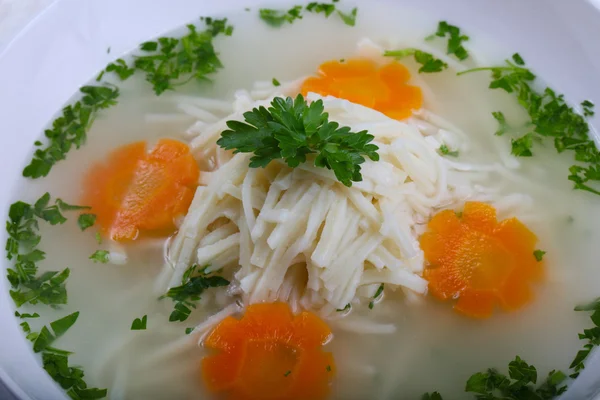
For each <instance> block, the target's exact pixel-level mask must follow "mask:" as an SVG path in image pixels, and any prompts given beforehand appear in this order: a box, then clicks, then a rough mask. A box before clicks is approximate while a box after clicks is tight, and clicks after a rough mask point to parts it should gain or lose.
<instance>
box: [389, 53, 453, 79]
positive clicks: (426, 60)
mask: <svg viewBox="0 0 600 400" xmlns="http://www.w3.org/2000/svg"><path fill="white" fill-rule="evenodd" d="M383 55H384V56H386V57H394V58H396V59H397V60H400V59H402V58H404V57H408V56H414V58H415V62H417V63H418V64H421V68H419V73H420V74H421V73H432V72H441V71H443V70H444V69H446V68H448V64H446V63H445V62H443V61H442V60H439V59H437V58H435V57H434V56H433V55H432V54H431V53H426V52H424V51H421V50H419V49H414V48H408V49H403V50H388V51H386V52H384V53H383Z"/></svg>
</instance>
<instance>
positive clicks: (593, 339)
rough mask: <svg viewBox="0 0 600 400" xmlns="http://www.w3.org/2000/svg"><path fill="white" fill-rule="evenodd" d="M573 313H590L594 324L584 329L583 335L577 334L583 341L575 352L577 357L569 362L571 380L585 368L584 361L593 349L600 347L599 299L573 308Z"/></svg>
mask: <svg viewBox="0 0 600 400" xmlns="http://www.w3.org/2000/svg"><path fill="white" fill-rule="evenodd" d="M575 311H592V315H591V317H590V318H591V320H592V322H593V323H594V327H593V328H589V329H584V330H583V333H580V334H579V339H580V340H585V341H586V343H585V344H584V345H583V349H582V350H579V351H578V352H577V355H576V356H575V358H574V359H573V361H572V362H571V365H570V366H569V368H572V369H573V370H574V371H575V373H573V374H572V375H570V376H571V378H576V377H577V376H578V375H579V372H580V371H581V370H582V369H584V368H585V365H584V361H585V359H586V358H587V356H588V355H589V354H590V352H591V351H592V349H593V348H594V347H598V346H600V297H599V298H597V299H596V300H594V301H592V302H591V303H589V304H584V305H581V306H577V307H575Z"/></svg>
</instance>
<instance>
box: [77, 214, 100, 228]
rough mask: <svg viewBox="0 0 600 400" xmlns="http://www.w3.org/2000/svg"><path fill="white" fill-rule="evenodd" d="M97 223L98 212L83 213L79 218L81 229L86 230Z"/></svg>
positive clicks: (78, 222) (78, 223)
mask: <svg viewBox="0 0 600 400" xmlns="http://www.w3.org/2000/svg"><path fill="white" fill-rule="evenodd" d="M95 223H96V214H81V215H79V217H78V218H77V225H78V226H79V229H81V230H82V231H85V230H86V229H87V228H90V227H92V226H94V224H95Z"/></svg>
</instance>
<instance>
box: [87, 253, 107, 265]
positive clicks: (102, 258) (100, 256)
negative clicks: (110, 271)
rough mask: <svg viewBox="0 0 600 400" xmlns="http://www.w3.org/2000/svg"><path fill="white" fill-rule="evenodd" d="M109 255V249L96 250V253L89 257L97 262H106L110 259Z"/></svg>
mask: <svg viewBox="0 0 600 400" xmlns="http://www.w3.org/2000/svg"><path fill="white" fill-rule="evenodd" d="M108 255H109V252H108V251H107V250H96V251H95V252H94V254H92V255H91V256H90V257H89V259H90V260H92V261H93V262H95V263H102V264H106V263H108V261H109V258H108Z"/></svg>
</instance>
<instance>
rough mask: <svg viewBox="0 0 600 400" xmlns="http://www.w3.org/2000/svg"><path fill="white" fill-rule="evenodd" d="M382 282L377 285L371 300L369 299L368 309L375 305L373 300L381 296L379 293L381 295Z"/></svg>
mask: <svg viewBox="0 0 600 400" xmlns="http://www.w3.org/2000/svg"><path fill="white" fill-rule="evenodd" d="M383 286H384V285H383V283H382V284H381V285H379V287H378V288H377V291H376V292H375V294H374V295H373V300H371V301H370V302H369V310H372V309H373V307H375V301H377V300H379V298H380V297H381V295H383Z"/></svg>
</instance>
